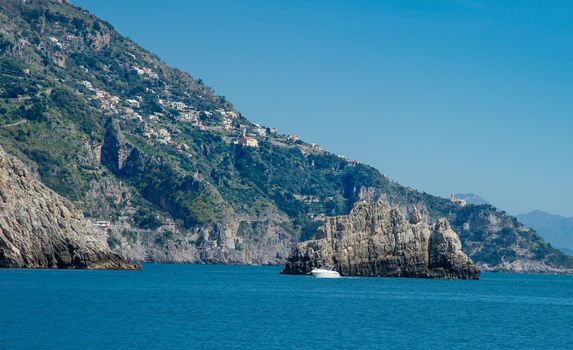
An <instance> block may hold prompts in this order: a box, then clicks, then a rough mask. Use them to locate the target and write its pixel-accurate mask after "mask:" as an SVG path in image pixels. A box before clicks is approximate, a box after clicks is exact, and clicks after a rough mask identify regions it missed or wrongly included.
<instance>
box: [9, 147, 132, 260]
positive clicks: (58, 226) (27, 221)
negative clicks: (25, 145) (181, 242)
mask: <svg viewBox="0 0 573 350" xmlns="http://www.w3.org/2000/svg"><path fill="white" fill-rule="evenodd" d="M0 267H27V268H80V269H135V268H136V266H134V265H132V264H129V263H128V262H127V261H125V260H124V259H122V258H121V257H120V256H118V255H117V254H114V253H112V252H111V251H110V249H109V246H108V244H107V241H106V237H105V235H104V234H103V233H101V232H99V231H97V229H96V228H94V227H93V226H92V225H91V223H89V222H88V221H87V220H85V219H84V217H83V215H82V214H81V213H79V212H77V211H76V209H75V208H74V207H73V206H72V205H71V204H70V202H68V201H67V200H65V199H63V198H62V197H60V196H59V195H58V194H56V193H55V192H53V191H52V190H50V189H49V188H47V187H46V186H45V185H43V184H42V183H41V182H39V181H38V180H37V179H36V178H35V177H34V176H33V175H32V174H31V173H29V172H28V170H27V169H26V167H25V166H24V165H23V164H22V163H21V162H20V161H19V160H17V159H15V158H14V157H11V156H9V155H8V154H7V153H6V152H5V151H4V150H3V149H2V147H0Z"/></svg>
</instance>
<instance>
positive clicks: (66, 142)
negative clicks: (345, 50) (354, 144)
mask: <svg viewBox="0 0 573 350" xmlns="http://www.w3.org/2000/svg"><path fill="white" fill-rule="evenodd" d="M0 23H1V25H0V102H1V106H0V114H1V115H2V120H1V123H0V144H1V145H2V146H4V148H5V149H6V150H7V151H8V152H10V153H11V154H13V155H15V156H16V157H18V158H20V159H21V160H22V161H23V162H25V163H26V164H28V166H30V167H33V168H35V169H37V171H38V173H39V174H40V177H41V180H42V181H43V182H44V183H45V184H46V185H47V186H48V187H50V188H51V189H53V190H54V191H56V192H58V193H59V194H61V195H62V196H64V197H66V198H68V199H69V200H71V201H73V202H74V204H75V205H76V206H77V207H79V208H81V209H82V210H83V211H84V214H85V216H86V217H89V218H90V219H91V220H92V221H94V222H95V223H96V224H97V225H98V226H99V227H100V228H101V229H102V230H104V231H105V232H106V233H107V234H108V237H109V238H108V243H109V245H110V246H111V248H112V249H114V250H115V251H117V252H119V253H121V254H123V255H124V256H126V257H128V258H131V259H137V260H143V261H170V262H202V263H212V262H217V263H253V264H276V263H283V262H284V261H285V258H286V256H287V255H288V254H289V252H290V251H291V249H292V247H293V245H294V243H295V242H297V241H300V240H306V239H309V238H310V237H312V235H313V234H314V232H315V231H316V229H317V228H318V227H319V226H320V225H321V223H322V222H323V221H324V219H325V216H332V215H344V214H348V213H349V212H350V210H351V208H352V207H353V205H354V203H356V202H357V201H358V200H367V201H377V200H380V199H384V200H386V201H388V202H390V203H391V204H392V205H395V206H398V207H399V208H400V209H401V210H402V211H403V212H404V214H406V215H409V214H410V213H411V212H412V211H413V210H414V208H416V209H417V210H418V211H419V212H420V213H422V215H423V216H424V217H425V218H426V220H428V221H431V222H433V221H436V220H437V219H438V218H442V217H446V218H448V220H449V221H450V222H451V224H452V228H453V229H454V230H455V231H456V232H458V233H459V235H460V238H461V241H462V245H463V249H464V251H465V252H466V253H467V254H468V255H469V256H470V257H471V258H472V259H473V260H474V261H475V262H476V263H478V264H479V265H481V266H482V267H485V268H486V269H497V270H519V271H553V270H558V271H561V270H563V269H564V268H573V259H572V258H569V257H567V256H565V255H564V254H562V253H561V252H559V251H557V250H555V249H553V248H552V247H551V246H550V245H548V244H547V243H545V242H544V241H543V239H542V238H541V237H540V236H539V235H537V234H536V233H535V231H533V230H531V229H528V228H526V227H525V226H523V225H521V224H520V223H519V222H518V221H517V220H516V219H515V218H513V217H511V216H509V215H507V214H505V213H504V212H499V211H498V210H496V209H495V208H493V207H491V206H489V205H481V206H474V205H468V206H464V207H462V206H459V205H458V204H456V203H452V202H450V201H449V200H446V199H443V198H439V197H435V196H431V195H429V194H426V193H421V192H418V191H416V190H413V189H411V188H407V187H403V186H401V185H399V184H398V183H396V182H393V181H391V180H389V179H388V178H387V177H385V176H383V175H382V174H380V173H379V172H378V171H377V170H376V169H374V168H372V167H370V166H367V165H365V164H361V163H358V162H355V161H351V160H347V159H345V158H343V157H341V156H337V155H335V154H332V153H330V152H328V151H326V150H323V149H322V148H321V147H320V146H318V145H315V144H312V145H311V144H307V143H305V142H303V141H301V140H300V139H298V137H296V135H283V134H281V133H280V132H279V131H277V130H276V129H273V128H270V127H265V126H260V125H257V124H254V123H251V122H249V120H247V119H246V118H245V117H244V116H243V115H241V113H240V112H239V111H237V110H235V108H234V107H233V105H232V104H231V103H230V102H229V101H226V100H225V98H223V97H221V96H218V95H217V94H216V93H215V92H214V91H213V90H211V89H210V88H209V87H207V86H206V85H205V84H204V83H203V82H202V81H201V80H195V79H193V78H192V76H190V75H189V74H187V73H185V72H181V71H179V70H176V69H174V68H171V67H169V66H167V65H166V64H164V63H163V62H162V61H161V60H160V59H159V58H158V57H156V56H155V55H153V54H152V53H150V52H148V51H146V50H144V49H142V48H141V47H139V46H138V45H137V44H135V43H134V42H132V41H131V40H129V39H127V38H125V37H123V36H121V35H120V34H119V33H117V32H116V31H115V30H114V28H113V26H112V25H111V24H109V23H106V22H105V21H102V20H99V19H97V18H96V17H94V16H92V15H90V14H89V13H87V12H86V11H84V10H82V9H80V8H77V7H75V6H73V5H70V4H68V3H66V2H65V1H48V0H39V1H34V2H22V1H18V0H5V1H3V2H2V3H0Z"/></svg>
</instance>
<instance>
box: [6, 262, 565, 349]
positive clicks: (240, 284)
mask: <svg viewBox="0 0 573 350" xmlns="http://www.w3.org/2000/svg"><path fill="white" fill-rule="evenodd" d="M279 270H280V268H278V267H247V266H212V265H211V266H209V265H150V264H147V265H144V266H143V270H142V271H140V272H133V271H61V270H53V271H49V270H11V269H8V270H0V312H1V317H0V349H10V350H19V349H26V350H27V349H58V350H61V349H447V348H456V349H509V348H522V349H523V348H525V349H529V348H531V349H573V276H543V275H515V274H487V273H486V274H483V275H482V279H481V280H480V281H440V280H423V279H391V278H341V279H336V280H324V279H322V280H321V279H313V278H310V277H306V276H284V275H279V274H278V272H279Z"/></svg>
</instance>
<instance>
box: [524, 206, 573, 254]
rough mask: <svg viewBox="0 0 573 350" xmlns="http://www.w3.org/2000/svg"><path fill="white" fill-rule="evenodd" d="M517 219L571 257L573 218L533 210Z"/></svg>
mask: <svg viewBox="0 0 573 350" xmlns="http://www.w3.org/2000/svg"><path fill="white" fill-rule="evenodd" d="M517 219H518V220H519V221H521V222H523V223H524V224H525V225H527V226H528V227H531V228H533V229H534V230H536V231H537V232H539V234H540V235H541V236H543V238H544V239H545V240H546V241H547V242H550V243H551V244H552V245H553V246H554V247H557V248H559V249H560V250H561V251H563V252H565V253H567V254H569V255H573V217H565V216H561V215H554V214H550V213H547V212H544V211H541V210H534V211H532V212H529V213H527V214H521V215H517Z"/></svg>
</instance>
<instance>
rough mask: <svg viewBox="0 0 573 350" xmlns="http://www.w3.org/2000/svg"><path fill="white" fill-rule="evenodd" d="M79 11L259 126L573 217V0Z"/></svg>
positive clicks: (401, 178) (133, 6)
mask: <svg viewBox="0 0 573 350" xmlns="http://www.w3.org/2000/svg"><path fill="white" fill-rule="evenodd" d="M73 2H74V3H75V4H77V5H80V6H82V7H84V8H86V9H88V10H90V12H92V13H94V14H95V15H97V16H99V17H101V18H103V19H105V20H107V21H108V22H110V23H112V24H113V25H114V26H115V27H116V28H117V29H118V30H119V31H120V32H121V33H122V34H123V35H126V36H128V37H130V38H131V39H133V40H135V41H136V42H137V43H139V44H140V45H142V46H143V47H145V48H147V49H148V50H150V51H152V52H154V53H156V54H157V55H158V56H160V57H161V58H162V59H163V60H164V61H165V62H167V63H168V64H170V65H173V66H176V67H178V68H181V69H182V70H185V71H187V72H189V73H191V74H192V75H193V76H194V77H196V78H202V79H203V80H204V81H205V83H206V84H208V85H210V86H212V87H213V88H214V89H215V91H217V93H219V94H221V95H224V96H226V97H227V99H228V100H230V101H231V102H232V103H233V104H234V105H235V106H236V107H237V109H239V110H240V111H241V112H242V113H243V115H245V116H246V117H247V118H249V119H250V120H252V121H255V122H259V123H261V124H264V125H267V126H274V127H278V128H279V130H280V131H281V132H283V133H291V132H294V133H297V134H299V135H300V136H301V137H302V138H303V139H304V140H305V141H308V142H317V143H320V144H321V145H323V146H324V147H325V148H327V149H328V150H330V151H332V152H335V153H337V154H342V155H345V156H347V157H348V158H352V159H357V160H360V161H363V162H366V163H368V164H371V165H373V166H375V167H376V168H378V169H380V171H381V172H382V173H384V174H385V175H387V176H389V177H390V178H392V179H394V180H396V181H398V182H400V183H402V184H404V185H408V186H411V187H414V188H416V189H419V190H422V191H426V192H429V193H432V194H436V195H441V196H446V195H448V194H449V193H450V192H474V193H477V194H478V195H480V196H482V197H484V198H485V199H487V200H489V201H490V202H492V203H494V204H495V205H496V206H498V207H500V208H502V209H505V210H507V211H508V212H510V213H513V214H518V213H523V212H526V211H529V210H533V209H542V210H547V211H550V212H553V213H557V214H562V215H568V216H573V186H572V185H571V179H572V178H573V176H572V175H573V162H572V161H571V152H572V151H573V135H572V134H573V21H572V20H571V18H573V1H558V0H554V1H541V0H539V1H527V0H521V1H478V0H459V1H448V0H435V1H424V0H418V1H410V0H395V1H366V0H364V1H350V0H348V1H338V0H291V1H286V0H285V1H271V0H245V1H239V0H209V1H185V2H183V1H176V0H163V1H160V2H158V1H155V0H138V1H134V0H133V1H111V0H107V1H94V0H73Z"/></svg>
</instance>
